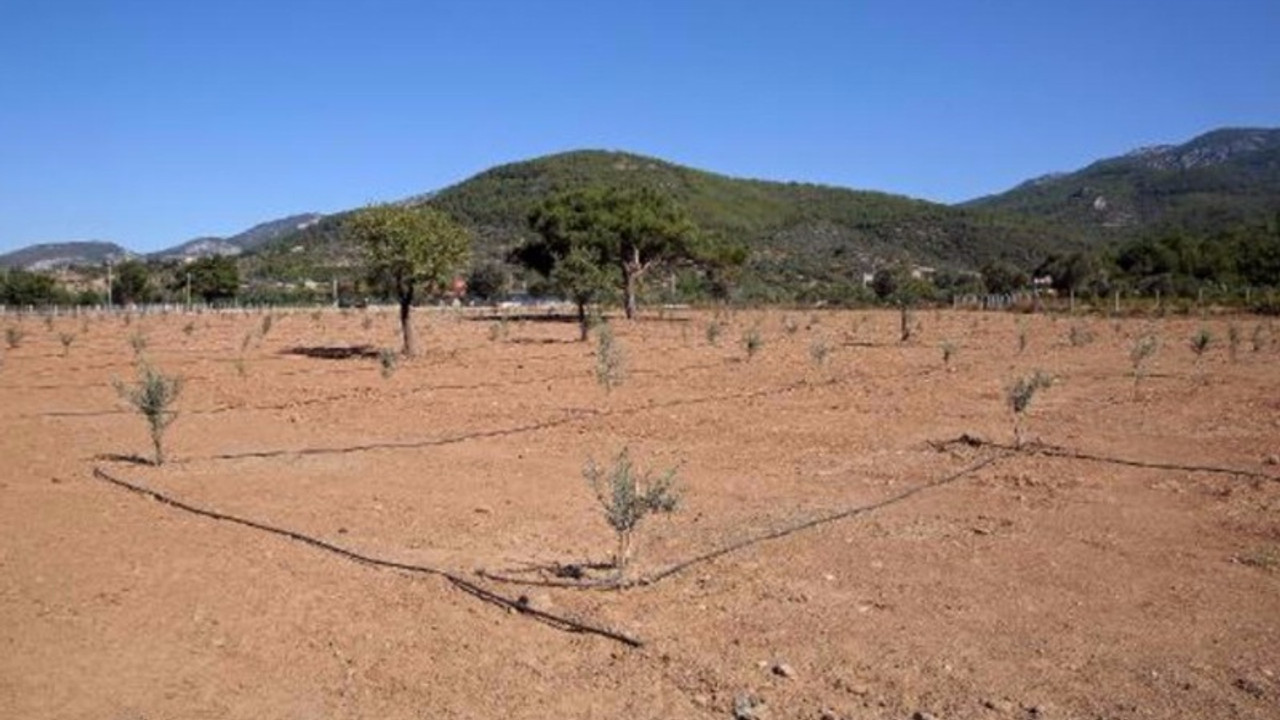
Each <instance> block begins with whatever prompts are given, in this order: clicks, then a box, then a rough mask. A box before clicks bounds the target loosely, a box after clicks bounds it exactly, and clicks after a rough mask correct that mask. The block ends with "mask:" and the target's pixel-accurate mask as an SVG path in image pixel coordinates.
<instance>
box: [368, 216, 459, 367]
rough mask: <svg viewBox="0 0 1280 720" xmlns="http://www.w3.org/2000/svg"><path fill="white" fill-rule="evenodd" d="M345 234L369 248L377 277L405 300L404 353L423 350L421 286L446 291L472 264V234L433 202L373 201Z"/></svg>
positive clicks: (402, 317)
mask: <svg viewBox="0 0 1280 720" xmlns="http://www.w3.org/2000/svg"><path fill="white" fill-rule="evenodd" d="M343 231H344V233H345V234H346V235H347V236H348V237H350V238H351V239H353V240H354V241H355V242H356V243H357V244H359V245H360V246H361V247H362V248H363V249H364V253H365V266H366V269H367V270H368V272H369V275H370V278H371V280H372V281H373V282H374V283H375V284H376V285H378V286H380V287H382V288H384V289H385V290H386V291H387V292H389V293H391V294H392V295H393V296H394V297H395V299H396V301H397V303H399V305H400V331H401V334H402V336H403V338H404V346H403V349H402V353H403V354H404V355H405V356H406V357H413V356H416V355H417V354H418V341H417V334H416V333H415V332H414V329H413V323H412V322H411V317H410V312H411V311H412V309H413V303H414V300H415V299H416V297H417V293H418V291H419V289H420V288H423V287H425V288H428V289H436V290H443V289H445V287H446V286H447V285H448V283H449V282H450V280H452V279H453V277H454V274H455V273H457V272H458V271H459V270H460V269H461V268H462V267H464V266H465V265H466V262H467V259H468V257H469V256H470V252H471V238H470V235H469V234H468V233H467V231H466V230H464V229H463V228H462V227H461V226H460V225H458V224H457V223H455V222H454V221H453V220H452V219H450V217H449V216H448V215H446V214H444V213H443V212H441V211H439V210H436V209H434V208H431V207H408V206H405V205H395V204H387V205H373V206H370V207H367V208H364V209H363V210H360V211H357V212H356V213H355V214H354V215H352V217H351V218H350V219H349V220H347V222H346V224H345V226H344V228H343Z"/></svg>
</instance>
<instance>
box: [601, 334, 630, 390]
mask: <svg viewBox="0 0 1280 720" xmlns="http://www.w3.org/2000/svg"><path fill="white" fill-rule="evenodd" d="M625 364H626V357H625V354H624V353H623V351H622V347H621V346H620V345H618V342H617V339H615V338H614V336H613V327H612V326H611V325H609V323H608V322H607V321H601V322H600V324H599V326H598V327H597V328H596V382H598V383H600V384H601V385H602V386H603V387H604V389H605V392H611V391H612V390H613V389H614V388H615V387H617V386H618V385H621V384H622V380H623V376H624V374H625V368H624V365H625Z"/></svg>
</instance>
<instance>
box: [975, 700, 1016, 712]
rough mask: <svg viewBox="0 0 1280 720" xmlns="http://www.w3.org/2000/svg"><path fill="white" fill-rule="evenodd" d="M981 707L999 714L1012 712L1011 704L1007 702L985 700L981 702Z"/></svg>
mask: <svg viewBox="0 0 1280 720" xmlns="http://www.w3.org/2000/svg"><path fill="white" fill-rule="evenodd" d="M982 706H983V707H985V708H987V709H988V710H995V711H996V712H1001V713H1011V712H1013V703H1011V702H1009V701H1008V700H992V699H987V700H983V701H982Z"/></svg>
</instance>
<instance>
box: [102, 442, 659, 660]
mask: <svg viewBox="0 0 1280 720" xmlns="http://www.w3.org/2000/svg"><path fill="white" fill-rule="evenodd" d="M93 476H94V477H96V478H98V479H100V480H104V481H106V482H108V483H110V484H112V485H114V486H116V487H119V488H123V489H125V490H128V491H130V492H133V493H137V494H138V495H142V496H144V497H149V498H151V499H152V500H156V501H158V502H161V503H164V504H165V505H168V506H170V507H174V508H177V509H179V510H183V511H185V512H189V513H192V514H194V515H199V516H201V517H206V518H210V519H213V520H221V521H225V522H229V523H235V524H237V525H243V526H245V527H248V528H252V529H254V530H259V531H262V532H266V533H270V534H272V535H279V536H281V537H284V538H287V539H289V540H295V541H297V542H300V543H303V544H306V545H310V546H311V547H314V548H318V549H320V550H324V551H326V552H330V553H333V554H335V555H338V556H340V557H343V558H346V559H348V560H354V561H356V562H359V563H364V564H367V565H373V566H376V567H384V568H390V569H393V570H400V571H403V572H411V573H420V574H424V575H433V576H436V577H440V578H444V579H445V580H447V581H449V582H450V583H451V584H452V585H453V586H454V587H456V588H458V589H459V590H462V591H463V592H465V593H467V594H468V595H471V596H472V597H475V598H477V599H479V600H482V601H484V602H487V603H490V604H491V605H496V606H498V607H501V608H505V609H507V610H511V611H514V612H518V613H520V614H521V615H525V616H527V617H530V618H532V619H534V620H537V621H538V622H541V623H544V624H546V625H548V626H550V627H553V628H555V629H557V630H563V631H565V632H574V633H586V634H590V635H598V636H600V637H604V638H608V639H610V640H615V641H617V642H620V643H623V644H624V645H627V646H630V647H633V648H638V647H642V646H643V645H644V643H643V642H642V641H641V640H638V639H636V638H634V637H631V636H630V635H626V634H623V633H621V632H617V631H615V630H610V629H608V628H603V627H600V626H598V625H591V624H588V623H585V622H581V621H578V620H573V619H570V618H567V617H564V616H561V615H555V614H553V613H549V612H545V611H543V610H538V609H537V608H533V607H530V606H529V604H528V602H527V601H525V600H522V599H516V600H513V599H511V598H508V597H506V596H504V595H499V594H498V593H495V592H493V591H492V590H489V589H487V588H484V587H481V586H480V585H477V584H475V583H474V582H471V581H470V580H467V579H466V578H464V577H462V576H461V575H459V574H457V573H454V572H450V571H448V570H441V569H439V568H433V567H430V566H427V565H413V564H410V563H402V562H397V561H394V560H383V559H380V558H375V557H373V556H370V555H365V554H363V553H359V552H356V551H355V550H349V549H347V548H344V547H341V546H339V545H335V544H333V543H331V542H328V541H326V540H321V539H319V538H316V537H312V536H310V535H304V534H302V533H300V532H296V531H294V530H287V529H284V528H280V527H275V526H273V525H268V524H266V523H262V522H258V521H256V520H250V519H247V518H242V517H237V516H235V515H227V514H225V513H221V512H218V511H216V510H210V509H208V508H203V507H200V506H198V505H192V504H191V503H188V502H185V501H182V500H179V499H177V498H174V497H172V496H169V495H166V494H164V493H162V492H159V491H157V490H152V489H151V488H148V487H144V486H142V485H138V484H135V483H132V482H129V481H127V480H123V479H121V478H118V477H115V476H113V475H111V474H109V473H107V472H106V471H105V470H103V469H102V468H100V467H94V469H93Z"/></svg>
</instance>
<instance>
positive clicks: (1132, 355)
mask: <svg viewBox="0 0 1280 720" xmlns="http://www.w3.org/2000/svg"><path fill="white" fill-rule="evenodd" d="M1158 349H1160V340H1159V339H1158V338H1157V337H1156V336H1155V335H1152V334H1151V333H1147V334H1145V335H1142V336H1140V337H1138V339H1136V340H1134V341H1133V347H1131V348H1129V363H1130V364H1131V365H1132V366H1133V397H1134V399H1137V397H1138V383H1139V382H1141V381H1142V378H1143V376H1144V375H1146V365H1147V360H1148V359H1149V358H1151V357H1152V356H1154V355H1155V354H1156V350H1158Z"/></svg>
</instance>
